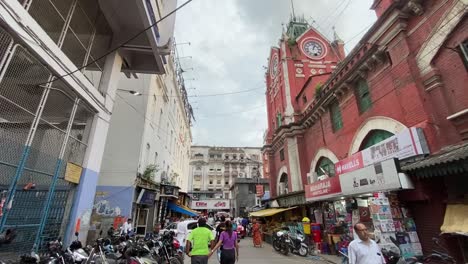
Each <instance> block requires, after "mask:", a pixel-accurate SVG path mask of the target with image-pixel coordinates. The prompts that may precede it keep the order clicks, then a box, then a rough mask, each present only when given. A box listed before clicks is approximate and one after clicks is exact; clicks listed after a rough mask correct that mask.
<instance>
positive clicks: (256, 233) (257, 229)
mask: <svg viewBox="0 0 468 264" xmlns="http://www.w3.org/2000/svg"><path fill="white" fill-rule="evenodd" d="M252 237H253V244H254V247H262V226H261V225H260V223H258V221H257V220H256V219H254V220H253V225H252Z"/></svg>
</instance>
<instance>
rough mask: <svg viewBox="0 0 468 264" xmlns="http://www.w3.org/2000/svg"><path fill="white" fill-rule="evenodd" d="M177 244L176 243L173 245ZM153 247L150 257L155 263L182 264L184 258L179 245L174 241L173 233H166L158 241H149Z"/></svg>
mask: <svg viewBox="0 0 468 264" xmlns="http://www.w3.org/2000/svg"><path fill="white" fill-rule="evenodd" d="M175 242H177V243H175ZM151 243H152V245H153V249H152V256H153V258H154V259H156V261H157V263H167V264H183V263H184V259H183V258H184V256H183V252H182V250H181V249H180V243H179V241H177V239H174V232H172V231H166V232H164V234H163V235H162V236H161V237H159V239H156V240H152V241H151Z"/></svg>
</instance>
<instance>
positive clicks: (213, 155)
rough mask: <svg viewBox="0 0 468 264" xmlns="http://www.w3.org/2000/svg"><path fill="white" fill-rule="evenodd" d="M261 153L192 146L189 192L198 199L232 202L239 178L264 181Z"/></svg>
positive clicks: (244, 149)
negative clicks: (232, 191)
mask: <svg viewBox="0 0 468 264" xmlns="http://www.w3.org/2000/svg"><path fill="white" fill-rule="evenodd" d="M261 155H262V153H261V149H260V148H254V147H210V146H192V148H191V160H190V177H189V190H188V192H189V193H190V194H191V195H192V196H193V198H194V200H196V199H201V200H203V199H213V198H224V199H230V198H231V197H229V196H230V194H229V193H230V191H229V189H230V185H231V184H233V181H234V179H236V178H255V177H259V178H263V176H262V174H263V167H262V163H261Z"/></svg>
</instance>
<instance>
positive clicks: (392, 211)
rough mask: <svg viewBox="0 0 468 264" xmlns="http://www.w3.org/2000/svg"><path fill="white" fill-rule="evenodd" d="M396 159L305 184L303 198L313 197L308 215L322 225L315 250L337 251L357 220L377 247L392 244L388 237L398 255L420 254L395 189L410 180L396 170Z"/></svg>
mask: <svg viewBox="0 0 468 264" xmlns="http://www.w3.org/2000/svg"><path fill="white" fill-rule="evenodd" d="M397 162H398V161H395V160H393V159H392V160H387V161H384V162H381V163H379V164H376V165H373V166H368V167H365V168H362V169H359V170H356V171H353V172H349V173H345V174H342V175H339V176H338V177H334V178H329V179H326V181H325V182H316V183H314V184H311V185H308V186H306V199H307V200H308V201H312V202H314V208H313V209H312V210H311V211H313V214H312V213H311V216H312V217H311V218H312V221H313V222H315V224H319V225H320V227H321V228H322V230H323V231H322V232H321V238H322V240H321V241H320V240H317V239H315V238H314V241H315V242H316V248H317V249H318V250H320V251H321V252H322V253H328V254H338V252H339V251H340V250H342V249H345V248H346V247H347V245H348V243H349V242H350V241H352V240H353V239H354V238H355V237H357V236H356V235H355V234H354V230H353V226H354V225H355V224H356V223H358V222H361V223H363V224H365V225H366V226H367V229H368V230H369V231H370V233H371V236H372V237H373V238H374V239H375V241H376V242H377V243H378V244H379V245H380V247H381V248H386V249H394V250H395V247H396V246H395V245H394V244H393V243H392V240H391V237H392V238H393V239H395V240H396V241H398V244H400V246H399V248H397V250H399V251H400V252H401V253H402V255H403V256H404V257H406V258H407V257H411V256H417V255H421V254H422V249H421V244H420V242H419V238H418V235H417V233H416V227H415V224H414V220H413V219H412V218H411V215H410V213H409V211H408V209H407V208H406V207H405V206H404V204H401V203H400V202H399V200H398V195H397V194H398V191H399V190H402V189H409V188H411V182H410V181H409V179H408V178H407V177H405V175H404V174H402V173H399V172H398V170H397V167H398V166H397V164H398V163H397ZM315 228H316V227H315ZM312 230H314V226H312ZM312 233H314V232H312Z"/></svg>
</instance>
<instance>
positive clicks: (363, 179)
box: [340, 159, 413, 196]
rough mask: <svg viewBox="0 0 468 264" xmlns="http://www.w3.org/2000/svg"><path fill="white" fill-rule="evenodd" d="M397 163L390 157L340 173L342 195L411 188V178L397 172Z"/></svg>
mask: <svg viewBox="0 0 468 264" xmlns="http://www.w3.org/2000/svg"><path fill="white" fill-rule="evenodd" d="M397 164H398V160H396V159H390V160H386V161H383V162H381V163H377V164H374V165H371V166H367V167H364V168H362V169H360V170H356V171H352V172H348V173H345V174H342V175H340V184H341V190H342V193H343V195H344V196H346V195H353V194H364V193H373V192H379V191H387V190H397V189H412V188H413V185H412V183H411V180H410V179H409V178H408V176H406V175H405V174H404V173H399V172H398V167H397Z"/></svg>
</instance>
